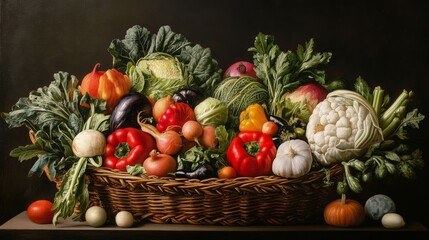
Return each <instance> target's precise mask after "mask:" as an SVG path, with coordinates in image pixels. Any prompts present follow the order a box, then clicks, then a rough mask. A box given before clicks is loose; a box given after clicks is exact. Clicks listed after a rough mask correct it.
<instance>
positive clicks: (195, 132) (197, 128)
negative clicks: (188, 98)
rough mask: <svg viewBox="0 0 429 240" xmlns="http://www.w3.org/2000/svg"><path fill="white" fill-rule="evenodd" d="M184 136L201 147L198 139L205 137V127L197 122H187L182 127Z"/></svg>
mask: <svg viewBox="0 0 429 240" xmlns="http://www.w3.org/2000/svg"><path fill="white" fill-rule="evenodd" d="M182 135H183V137H184V138H185V139H186V140H189V141H194V142H196V143H198V145H200V143H199V141H198V138H200V137H201V136H202V135H203V127H202V126H201V124H200V123H199V122H197V121H193V120H190V121H186V122H185V123H184V124H183V126H182Z"/></svg>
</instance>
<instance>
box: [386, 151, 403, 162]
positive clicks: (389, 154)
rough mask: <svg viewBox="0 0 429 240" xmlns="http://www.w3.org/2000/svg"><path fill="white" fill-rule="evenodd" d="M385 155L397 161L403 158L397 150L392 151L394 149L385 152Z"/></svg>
mask: <svg viewBox="0 0 429 240" xmlns="http://www.w3.org/2000/svg"><path fill="white" fill-rule="evenodd" d="M384 156H385V157H386V158H387V159H389V160H392V161H395V162H399V161H401V158H400V157H399V155H398V154H396V153H395V152H392V151H388V152H384Z"/></svg>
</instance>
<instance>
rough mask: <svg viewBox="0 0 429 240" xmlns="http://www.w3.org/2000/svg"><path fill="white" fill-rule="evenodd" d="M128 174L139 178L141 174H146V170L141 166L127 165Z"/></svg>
mask: <svg viewBox="0 0 429 240" xmlns="http://www.w3.org/2000/svg"><path fill="white" fill-rule="evenodd" d="M126 168H127V173H129V174H131V175H133V176H137V175H141V174H146V169H145V168H144V167H143V166H142V165H141V164H136V165H134V166H131V165H127V167H126Z"/></svg>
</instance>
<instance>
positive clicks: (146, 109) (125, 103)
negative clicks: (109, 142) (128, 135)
mask: <svg viewBox="0 0 429 240" xmlns="http://www.w3.org/2000/svg"><path fill="white" fill-rule="evenodd" d="M139 112H141V114H140V116H141V117H142V118H149V117H152V104H151V103H150V101H149V99H147V97H146V96H145V95H143V94H141V93H129V94H127V95H124V96H123V97H122V98H121V99H120V100H119V102H118V104H117V105H116V107H115V108H114V109H113V112H112V114H111V115H110V131H111V132H113V131H114V130H116V129H119V128H126V127H133V128H140V125H139V124H138V122H137V116H138V114H139Z"/></svg>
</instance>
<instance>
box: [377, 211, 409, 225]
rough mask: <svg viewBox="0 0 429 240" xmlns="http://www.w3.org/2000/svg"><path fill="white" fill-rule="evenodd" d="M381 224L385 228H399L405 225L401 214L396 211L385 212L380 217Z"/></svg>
mask: <svg viewBox="0 0 429 240" xmlns="http://www.w3.org/2000/svg"><path fill="white" fill-rule="evenodd" d="M381 224H383V227H385V228H401V227H403V226H405V221H404V219H403V218H402V216H401V215H399V214H397V213H386V214H384V215H383V217H382V218H381Z"/></svg>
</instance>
